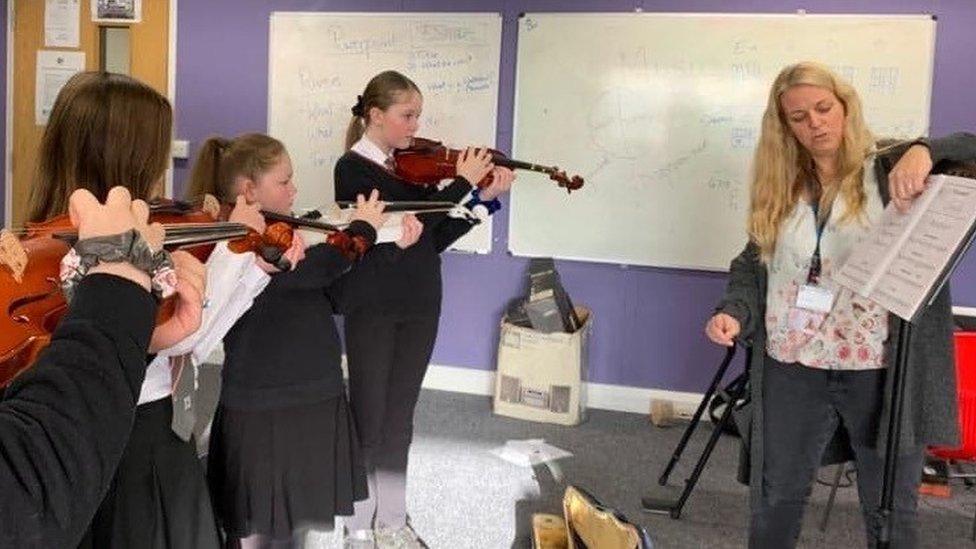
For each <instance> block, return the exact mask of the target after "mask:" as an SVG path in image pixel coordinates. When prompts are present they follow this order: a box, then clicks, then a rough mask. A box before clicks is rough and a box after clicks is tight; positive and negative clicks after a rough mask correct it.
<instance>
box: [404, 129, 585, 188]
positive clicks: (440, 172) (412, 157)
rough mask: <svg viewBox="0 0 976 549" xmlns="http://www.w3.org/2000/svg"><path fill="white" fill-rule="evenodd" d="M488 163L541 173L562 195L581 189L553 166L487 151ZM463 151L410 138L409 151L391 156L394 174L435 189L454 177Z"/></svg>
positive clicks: (574, 178) (574, 179)
mask: <svg viewBox="0 0 976 549" xmlns="http://www.w3.org/2000/svg"><path fill="white" fill-rule="evenodd" d="M489 150H490V151H491V157H492V163H494V164H495V165H496V166H502V167H506V168H511V169H520V170H530V171H534V172H540V173H544V174H546V175H548V176H549V178H550V179H552V180H553V181H555V182H556V183H557V184H558V185H559V186H560V187H562V188H564V189H566V192H572V191H575V190H577V189H579V188H581V187H582V186H583V178H582V177H580V176H578V175H574V176H572V177H569V176H567V175H566V172H564V171H562V170H560V169H559V168H557V167H555V166H542V165H540V164H533V163H530V162H523V161H521V160H513V159H511V158H508V157H507V156H505V154H504V153H502V152H500V151H496V150H494V149H489ZM462 152H463V151H461V150H458V149H450V148H448V147H446V146H444V144H443V143H441V142H440V141H433V140H431V139H424V138H423V137H414V138H413V141H412V143H411V145H410V147H407V148H406V149H397V150H395V151H394V153H393V156H394V158H395V161H396V174H397V175H398V176H399V177H400V178H402V179H403V180H405V181H406V182H408V183H412V184H414V185H423V186H429V185H436V184H438V183H440V182H441V181H443V180H445V179H451V178H454V177H457V167H456V166H457V160H458V157H459V156H460V155H461V153H462ZM492 179H493V178H492V175H491V174H488V175H487V176H485V178H484V179H482V180H481V181H478V182H477V184H476V186H477V187H478V188H484V187H487V186H488V185H491V183H492Z"/></svg>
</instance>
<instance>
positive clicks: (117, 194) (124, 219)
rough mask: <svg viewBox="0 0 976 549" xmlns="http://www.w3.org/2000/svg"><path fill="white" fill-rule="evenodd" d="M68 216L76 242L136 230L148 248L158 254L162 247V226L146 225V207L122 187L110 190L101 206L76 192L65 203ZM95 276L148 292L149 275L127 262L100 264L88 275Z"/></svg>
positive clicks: (82, 192)
mask: <svg viewBox="0 0 976 549" xmlns="http://www.w3.org/2000/svg"><path fill="white" fill-rule="evenodd" d="M68 216H69V218H70V219H71V224H72V225H74V226H75V227H77V228H78V238H79V240H83V239H87V238H95V237H99V236H112V235H117V234H122V233H124V232H126V231H130V230H132V229H138V230H139V231H140V232H142V233H143V238H144V239H146V242H147V243H149V246H150V248H152V249H154V250H158V249H159V248H160V247H162V240H163V239H162V236H163V228H162V226H161V225H159V224H158V223H154V224H153V225H152V226H149V225H147V221H149V207H148V206H147V205H146V203H145V202H143V201H142V200H132V195H130V194H129V191H128V189H126V188H124V187H114V188H112V190H110V191H109V192H108V196H107V197H106V198H105V204H104V205H103V204H100V203H99V202H98V199H97V198H95V195H93V194H92V193H90V192H89V191H87V190H85V189H78V190H76V191H75V192H73V193H71V197H70V198H69V199H68ZM150 227H151V229H152V230H150ZM95 273H104V274H111V275H115V276H118V277H121V278H125V279H126V280H129V281H131V282H135V283H136V284H138V285H140V286H142V287H143V288H145V289H146V290H149V275H148V274H147V273H144V272H142V271H141V270H139V269H137V268H135V267H134V266H132V264H130V263H127V262H117V263H106V262H103V263H99V264H98V265H95V266H94V267H92V269H91V270H90V271H89V274H95Z"/></svg>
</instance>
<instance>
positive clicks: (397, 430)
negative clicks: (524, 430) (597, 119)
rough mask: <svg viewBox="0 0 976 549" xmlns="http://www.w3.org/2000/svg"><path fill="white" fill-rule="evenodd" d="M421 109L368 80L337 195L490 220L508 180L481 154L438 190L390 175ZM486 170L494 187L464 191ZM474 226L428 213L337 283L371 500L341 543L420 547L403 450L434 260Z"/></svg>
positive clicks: (436, 269) (429, 337)
mask: <svg viewBox="0 0 976 549" xmlns="http://www.w3.org/2000/svg"><path fill="white" fill-rule="evenodd" d="M422 107H423V97H422V96H421V93H420V90H419V88H418V87H417V85H416V84H414V83H413V82H412V81H411V80H410V79H409V78H407V77H406V76H404V75H402V74H400V73H398V72H394V71H387V72H383V73H380V74H378V75H376V76H375V77H373V79H372V80H370V81H369V83H368V84H367V86H366V90H365V91H364V92H363V94H362V95H361V96H360V97H359V98H358V101H357V103H356V105H355V106H354V107H353V109H352V112H353V117H352V120H351V121H350V123H349V129H348V131H347V134H346V148H347V149H348V151H347V152H346V154H344V155H343V156H342V157H341V158H340V159H339V161H338V162H337V163H336V166H335V196H336V199H337V200H350V199H352V198H354V197H355V196H356V195H358V194H366V193H368V192H370V191H379V193H380V196H381V197H382V198H383V199H384V200H387V201H401V200H409V201H418V200H421V201H450V202H455V203H458V202H461V203H462V204H464V205H465V206H466V207H468V208H469V209H472V210H480V211H481V212H487V213H489V214H490V213H494V212H495V211H497V210H498V208H500V207H501V204H500V203H499V201H498V197H499V196H500V195H502V194H503V193H505V192H506V191H508V190H509V188H510V187H511V184H512V181H513V180H514V178H515V176H514V174H513V173H512V171H511V170H509V169H506V168H501V167H495V166H494V165H493V164H492V163H491V155H490V152H489V151H487V150H485V149H481V150H480V151H479V150H474V149H468V150H466V151H464V152H463V153H462V154H461V155H460V157H459V159H458V161H457V173H458V176H457V177H456V178H455V179H454V180H453V181H451V182H450V183H449V184H448V185H446V186H445V187H443V188H442V189H437V188H424V187H419V186H415V185H410V184H408V183H406V182H404V181H403V180H401V179H400V178H398V177H397V176H396V175H395V174H394V173H393V169H394V167H395V165H394V161H393V152H394V150H395V149H397V148H405V147H408V146H410V143H411V140H412V138H413V136H414V134H415V133H416V132H417V129H418V126H419V118H420V113H421V109H422ZM488 174H492V175H493V176H494V182H493V183H492V184H491V185H490V186H488V187H487V188H484V189H481V190H480V191H478V190H472V184H476V183H478V182H479V181H481V180H482V179H483V178H484V177H485V176H487V175H488ZM472 223H473V222H472V221H470V220H469V219H459V218H453V217H448V216H447V215H445V214H431V215H428V216H426V217H425V222H424V227H423V232H422V234H421V236H420V239H419V241H418V242H417V243H416V244H415V245H414V246H411V247H410V248H407V249H401V248H397V247H394V246H391V245H388V244H381V245H378V246H374V247H373V249H372V250H370V251H369V252H368V253H367V254H366V256H365V257H364V258H363V261H362V265H361V266H360V267H358V268H357V269H356V270H355V271H353V272H351V273H349V274H348V275H346V277H344V280H343V284H344V285H345V288H344V293H343V296H344V298H345V300H344V301H343V304H342V309H343V311H342V312H343V314H345V336H346V338H345V341H346V352H347V356H348V361H349V382H350V383H349V385H350V387H349V389H350V401H351V405H352V409H353V414H354V416H355V418H356V427H357V429H358V430H359V436H360V441H361V443H362V446H363V452H364V455H365V457H366V464H367V467H368V469H369V481H370V498H369V499H368V500H365V501H363V502H359V503H357V504H356V512H355V515H354V516H353V517H352V518H351V519H349V520H347V521H346V541H345V543H346V546H359V547H373V546H374V544H376V545H379V546H396V547H424V546H425V545H424V544H423V542H422V540H420V538H419V537H418V536H417V535H416V533H415V532H414V531H413V528H412V527H411V526H410V524H409V522H408V520H407V512H406V471H407V454H408V451H409V448H410V442H411V439H412V436H413V414H414V408H415V406H416V403H417V398H418V397H419V394H420V386H421V382H422V381H423V378H424V374H425V373H426V371H427V364H428V362H429V360H430V356H431V353H432V352H433V348H434V340H435V338H436V336H437V323H438V317H439V315H440V305H441V272H440V255H439V254H440V253H441V252H442V251H444V250H445V249H447V247H448V246H450V245H451V244H452V243H453V242H455V241H456V240H457V239H458V238H460V237H461V236H463V235H464V234H465V233H467V232H468V231H469V230H470V229H471V227H472ZM374 528H375V532H374Z"/></svg>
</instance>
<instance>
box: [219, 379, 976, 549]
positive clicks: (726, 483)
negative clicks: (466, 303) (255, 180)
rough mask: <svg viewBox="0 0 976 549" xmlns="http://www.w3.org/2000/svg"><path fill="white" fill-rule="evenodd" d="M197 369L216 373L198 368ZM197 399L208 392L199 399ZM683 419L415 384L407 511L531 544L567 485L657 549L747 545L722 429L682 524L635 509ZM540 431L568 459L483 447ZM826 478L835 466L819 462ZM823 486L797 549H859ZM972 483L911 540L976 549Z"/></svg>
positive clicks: (448, 541) (482, 538) (432, 530)
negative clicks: (537, 458)
mask: <svg viewBox="0 0 976 549" xmlns="http://www.w3.org/2000/svg"><path fill="white" fill-rule="evenodd" d="M204 372H205V373H204V375H215V374H216V371H215V369H210V368H207V369H205V371H204ZM201 397H202V398H201V403H202V404H203V405H204V406H212V405H213V398H212V397H213V396H212V395H201ZM683 429H684V425H683V424H681V425H678V426H675V427H671V428H666V429H659V428H656V427H653V426H651V425H650V424H649V422H648V421H647V418H646V416H643V415H638V414H626V413H620V412H608V411H602V410H591V411H590V412H589V417H588V419H587V421H586V422H585V423H583V424H581V425H579V426H576V427H564V426H558V425H548V424H542V423H533V422H526V421H521V420H516V419H509V418H504V417H499V416H495V415H493V414H492V413H491V401H490V399H488V398H486V397H480V396H472V395H463V394H457V393H448V392H439V391H424V392H423V393H422V395H421V398H420V402H419V404H418V406H417V416H416V431H415V436H414V445H413V447H412V449H411V455H410V469H409V472H408V475H409V483H410V484H409V486H410V489H409V498H408V508H409V510H410V513H411V518H412V521H413V523H414V525H415V527H416V529H417V531H418V532H420V534H421V535H422V536H423V537H424V538H425V539H426V540H427V542H428V543H429V544H430V546H431V547H432V548H434V549H469V548H470V549H496V548H497V549H503V548H510V547H514V548H528V547H531V543H530V533H531V516H532V513H537V512H547V513H557V514H558V513H560V512H561V499H562V494H563V490H564V489H565V487H566V485H567V484H568V483H572V484H576V485H578V486H582V487H584V488H586V489H587V490H589V491H590V492H591V493H593V494H594V495H595V496H597V497H598V498H600V499H601V500H602V501H603V502H604V503H606V504H608V505H610V506H613V507H616V508H617V509H618V510H620V511H621V512H623V513H624V514H625V515H626V516H627V517H629V518H630V519H631V520H633V521H634V522H637V523H639V524H640V525H641V526H643V527H644V528H645V529H646V530H647V531H648V533H649V534H650V536H651V538H652V540H653V542H654V544H655V548H656V549H669V548H686V547H687V548H699V547H702V548H705V547H707V548H732V547H745V545H746V533H747V528H746V525H747V522H748V500H747V489H746V488H745V487H744V486H742V485H740V484H738V483H737V482H736V481H735V471H736V467H737V463H738V440H737V439H734V438H731V437H722V439H721V440H720V441H719V444H718V446H717V447H716V449H715V452H714V454H713V455H712V458H711V460H710V461H709V463H708V466H707V468H706V469H705V472H704V474H703V475H702V477H701V480H700V482H699V484H698V486H697V488H696V489H695V491H694V492H693V493H692V495H691V498H690V499H689V500H688V502H687V505H686V506H685V508H684V512H683V515H682V518H681V519H680V520H672V519H670V518H668V517H666V516H659V515H649V514H646V513H644V512H642V511H641V509H640V500H641V497H642V496H646V495H652V496H657V497H664V498H669V497H676V496H677V495H678V493H679V492H680V487H681V486H682V485H683V481H684V479H685V478H686V477H687V476H688V474H690V471H691V467H692V466H693V464H694V461H695V460H696V459H697V458H698V455H699V453H700V452H701V450H702V448H703V447H704V444H705V440H706V439H707V437H708V435H709V434H710V432H711V426H710V425H709V424H703V425H702V428H699V429H698V431H697V432H696V434H695V436H694V437H693V439H692V441H691V443H690V444H689V446H688V449H687V451H686V453H685V457H684V458H683V459H682V461H681V463H679V464H678V467H677V468H676V470H675V471H674V473H673V474H672V476H671V482H670V486H666V487H660V486H658V485H657V478H658V476H659V474H660V472H661V470H662V468H663V467H664V466H665V464H666V463H667V461H668V459H669V458H670V456H671V454H672V452H673V451H674V448H675V446H676V445H677V443H678V440H679V439H680V437H681V434H682V431H683ZM530 438H543V439H545V440H546V441H547V442H548V443H550V444H553V445H555V446H558V447H560V448H563V449H565V450H568V451H570V452H572V453H573V457H571V458H567V459H563V460H560V461H558V462H556V463H555V464H554V465H553V466H537V467H535V468H525V467H519V466H517V465H514V464H511V463H509V462H507V461H504V460H502V459H500V458H498V457H497V456H495V455H494V454H492V453H491V450H492V449H493V448H496V447H499V446H501V445H503V444H504V443H505V442H506V441H507V440H521V439H530ZM820 476H821V478H822V479H824V480H827V481H829V480H831V479H832V478H833V469H824V470H822V471H821V473H820ZM828 491H829V489H828V488H827V487H825V486H819V485H818V486H815V487H814V490H813V495H812V498H811V503H810V505H809V506H808V509H807V515H806V519H805V522H804V526H803V534H802V537H801V540H800V547H802V548H811V549H812V548H831V549H833V548H846V547H864V533H863V522H862V519H861V514H860V509H859V506H858V503H857V493H856V490H855V489H854V488H842V489H841V490H839V492H838V496H837V502H836V504H835V506H834V509H833V512H832V514H831V516H830V522H829V524H828V527H827V530H826V531H825V532H821V531H820V530H819V524H820V520H821V517H822V516H823V512H824V508H825V504H826V501H827V495H828ZM974 506H976V490H969V489H967V488H966V487H965V486H964V485H963V484H962V483H961V482H955V483H954V484H953V497H952V499H939V498H930V497H923V498H922V499H921V501H920V504H919V515H920V530H921V531H920V539H921V543H920V546H921V547H923V548H936V547H939V548H948V547H951V548H965V547H976V544H973V542H972V541H971V539H970V537H969V535H970V531H971V527H972V519H973V512H974ZM307 546H308V547H309V548H316V549H317V548H320V547H321V548H327V547H333V546H334V536H333V535H332V534H331V533H313V534H312V535H310V536H309V543H307Z"/></svg>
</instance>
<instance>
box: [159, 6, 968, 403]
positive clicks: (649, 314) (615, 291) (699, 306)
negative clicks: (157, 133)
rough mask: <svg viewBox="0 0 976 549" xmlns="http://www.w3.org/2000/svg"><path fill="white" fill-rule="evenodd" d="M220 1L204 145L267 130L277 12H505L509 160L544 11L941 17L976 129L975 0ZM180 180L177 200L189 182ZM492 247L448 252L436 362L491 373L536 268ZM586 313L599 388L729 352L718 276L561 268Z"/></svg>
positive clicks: (191, 74)
mask: <svg viewBox="0 0 976 549" xmlns="http://www.w3.org/2000/svg"><path fill="white" fill-rule="evenodd" d="M853 4H855V3H853V2H849V1H844V0H803V1H802V2H798V1H793V0H789V1H786V0H743V1H739V2H734V3H733V2H727V1H722V0H686V1H682V0H662V1H655V2H652V1H643V2H642V1H640V0H637V1H636V2H634V1H629V2H625V1H620V0H617V1H611V0H589V1H580V0H573V1H557V0H535V1H533V0H521V1H517V0H495V1H490V0H488V1H474V0H413V1H411V0H403V1H391V0H388V1H378V0H356V1H353V0H339V1H334V2H325V1H299V0H280V1H272V0H210V1H208V2H181V3H180V7H179V21H178V25H179V26H178V39H179V43H178V49H177V76H176V82H177V94H176V97H177V104H176V112H177V132H178V136H179V137H180V138H182V139H190V140H191V141H192V142H193V144H194V145H196V144H198V143H200V142H201V141H202V140H203V139H205V138H206V137H207V136H208V135H210V134H212V133H220V134H223V135H234V134H237V133H240V132H244V131H264V130H266V119H267V95H268V89H267V86H268V83H267V73H268V67H267V63H268V16H269V14H270V12H271V11H273V10H289V11H405V12H414V11H445V12H458V11H498V12H501V13H503V15H504V24H503V30H502V50H501V56H502V66H501V79H500V98H499V105H498V113H499V117H498V120H499V122H498V124H499V126H498V140H497V143H498V146H499V148H500V149H502V150H510V148H511V142H512V111H513V98H514V76H515V55H516V40H517V24H516V21H517V17H518V14H519V13H522V12H543V11H631V10H633V9H634V8H635V6H636V7H641V8H642V9H643V10H644V11H683V12H693V11H695V12H728V11H737V12H780V13H782V12H792V11H795V10H796V9H799V8H803V9H806V10H807V11H808V12H809V13H844V12H851V13H853V12H858V13H934V14H936V15H937V16H938V18H939V24H938V43H937V47H936V65H935V84H934V92H933V101H932V103H933V105H934V108H933V112H932V134H933V135H939V134H945V133H948V132H952V131H957V130H963V129H969V130H976V108H974V107H976V106H974V105H973V102H972V100H971V99H970V98H971V97H972V94H971V90H973V89H976V72H974V71H972V70H970V67H971V56H972V52H973V51H976V34H974V33H973V32H972V29H974V28H976V2H973V0H941V1H940V0H870V1H863V2H857V3H856V6H853V7H852V5H853ZM187 171H188V170H187V168H186V167H183V168H181V169H178V170H177V175H176V181H177V190H178V191H179V190H180V189H181V188H182V185H181V184H182V181H183V180H184V179H185V178H186V176H187ZM494 230H495V235H494V236H495V239H496V244H495V251H494V252H493V253H492V254H491V255H488V256H469V255H461V254H445V256H444V278H445V287H444V313H443V317H442V319H441V326H442V328H441V333H440V338H439V343H438V345H437V348H436V350H435V353H434V359H433V361H434V362H435V363H437V364H446V365H456V366H467V367H471V368H478V369H493V368H494V366H493V364H494V356H495V345H496V342H497V333H498V327H497V326H498V320H499V318H500V316H501V313H502V311H503V309H504V306H505V304H506V302H507V301H508V300H509V299H510V298H512V297H514V296H516V295H517V294H519V293H520V292H521V291H522V289H523V279H524V274H525V267H526V263H527V261H526V260H525V259H522V258H513V257H510V256H509V255H508V254H507V253H506V251H505V250H506V249H507V245H506V242H507V237H508V219H507V212H506V211H505V210H502V212H500V214H499V215H498V216H496V222H495V229H494ZM558 266H559V269H560V271H561V273H562V277H563V281H564V283H565V285H566V287H567V289H568V290H569V291H570V293H571V295H572V296H573V298H574V299H575V301H576V302H577V303H580V304H585V305H588V306H589V307H591V308H592V309H593V310H594V311H595V325H594V334H593V341H592V348H591V354H590V360H591V362H590V364H591V366H590V379H591V380H592V381H596V382H600V383H613V384H621V385H631V386H638V387H654V388H665V389H673V390H682V391H697V392H700V391H702V390H704V386H705V384H706V380H707V378H708V376H710V375H711V373H712V372H714V368H715V366H716V365H717V362H718V360H719V359H720V357H721V354H722V352H721V350H719V349H717V348H716V347H714V346H713V345H710V344H709V343H708V342H707V341H706V340H705V338H704V336H703V335H702V327H703V325H704V323H705V321H706V319H707V318H708V316H709V314H710V311H711V310H712V307H713V306H714V304H715V303H716V301H717V300H718V298H719V297H720V295H721V293H722V290H723V287H724V280H725V277H724V276H723V275H719V274H713V273H702V272H694V271H686V270H673V269H655V268H643V267H641V268H622V267H619V266H614V265H606V264H596V263H584V262H571V261H561V262H559V263H558ZM974 280H976V254H970V256H969V257H968V258H967V259H966V261H964V263H963V265H962V268H961V269H960V271H959V274H958V275H957V277H956V280H955V283H956V285H955V296H956V299H955V301H956V304H961V305H970V306H973V305H976V287H973V284H972V281H974Z"/></svg>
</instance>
